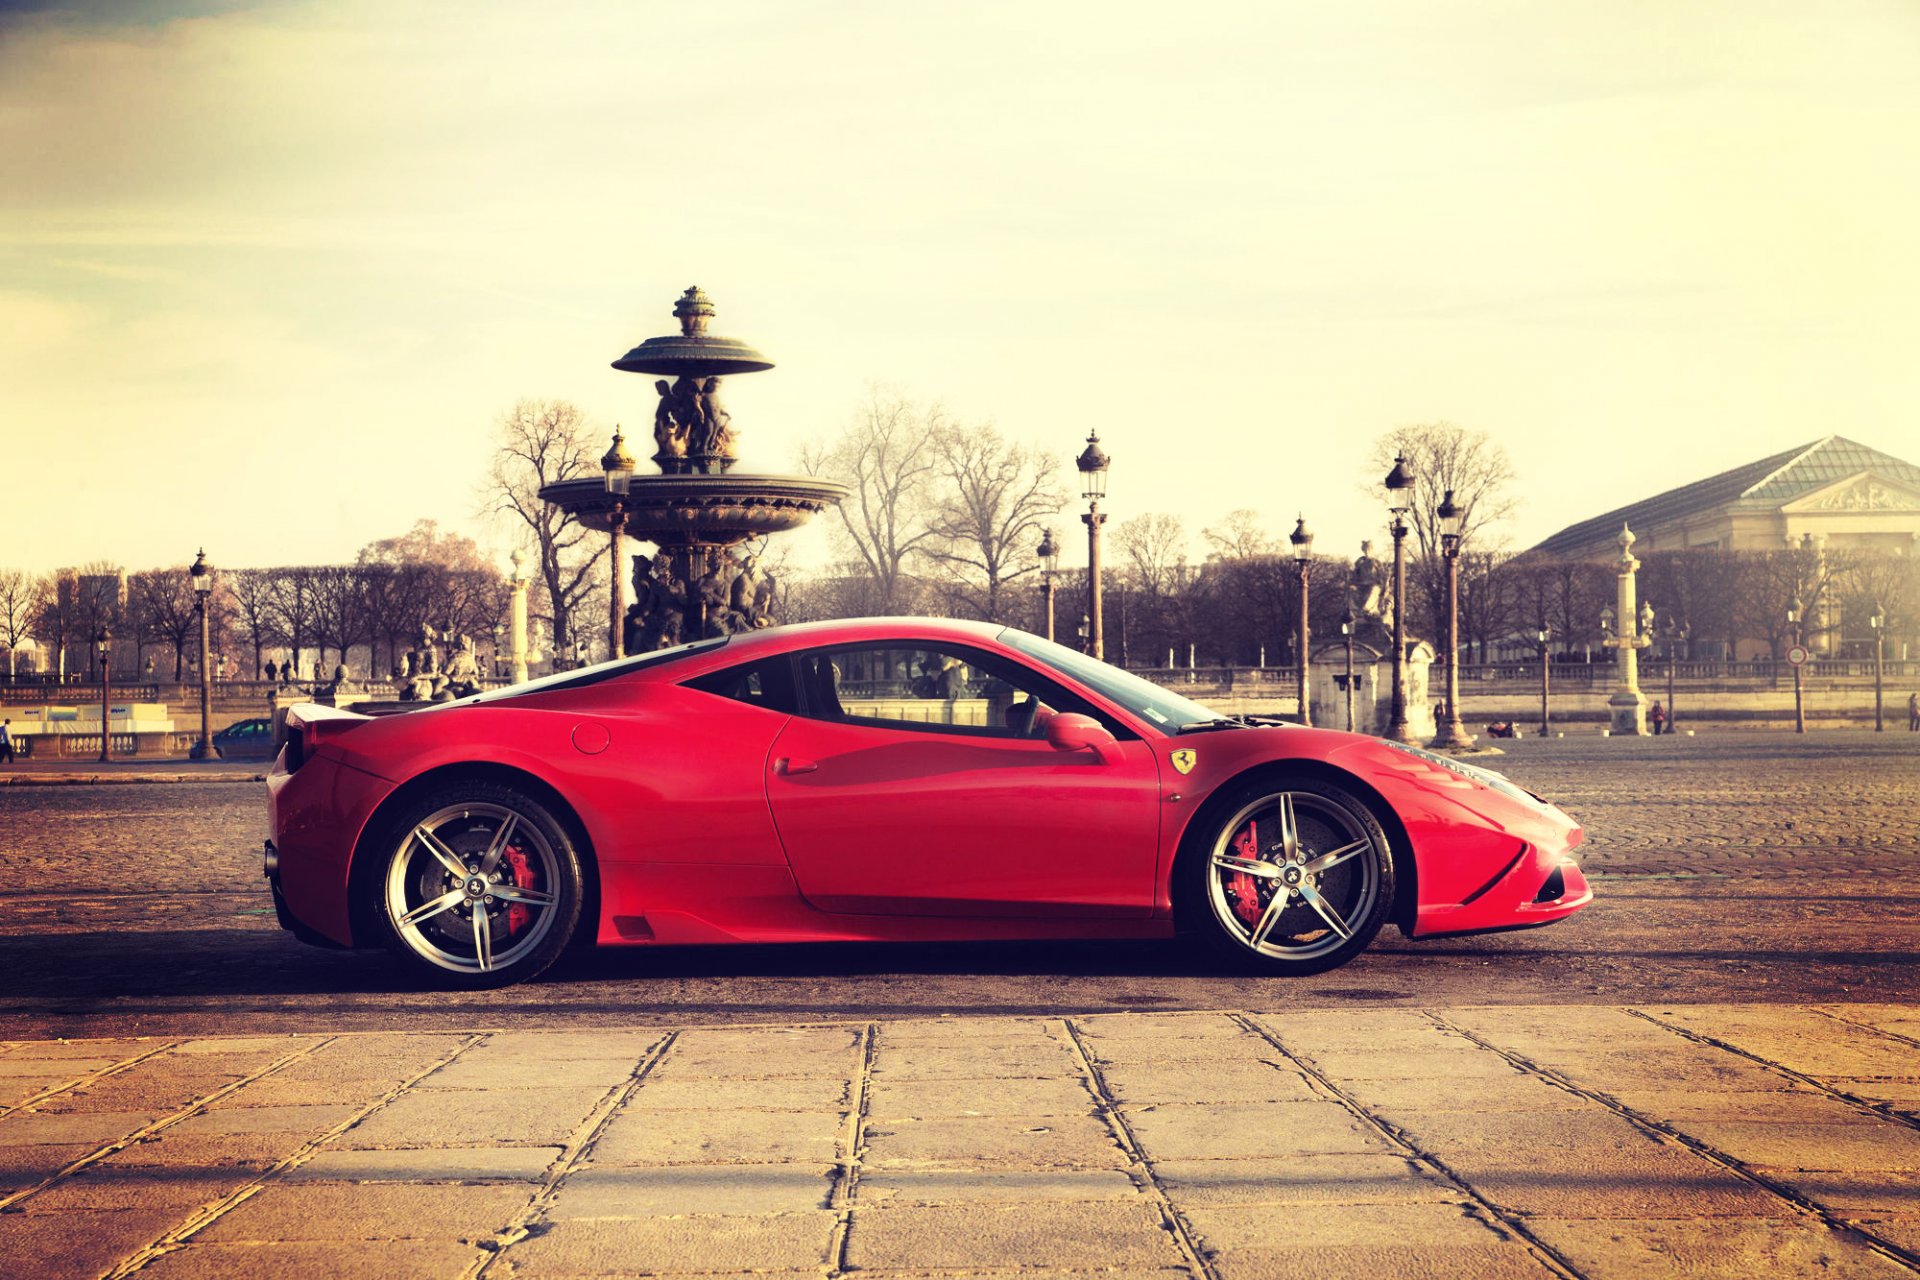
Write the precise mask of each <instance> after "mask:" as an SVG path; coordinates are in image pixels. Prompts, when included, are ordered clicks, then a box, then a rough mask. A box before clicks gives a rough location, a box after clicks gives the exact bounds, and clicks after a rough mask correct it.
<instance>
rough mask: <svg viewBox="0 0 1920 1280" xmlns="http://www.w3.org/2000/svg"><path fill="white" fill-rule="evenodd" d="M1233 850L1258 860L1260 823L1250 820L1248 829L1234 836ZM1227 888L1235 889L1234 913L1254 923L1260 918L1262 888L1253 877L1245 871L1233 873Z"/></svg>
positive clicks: (1244, 856) (1242, 855) (1245, 856)
mask: <svg viewBox="0 0 1920 1280" xmlns="http://www.w3.org/2000/svg"><path fill="white" fill-rule="evenodd" d="M1233 851H1234V852H1235V853H1237V854H1239V855H1240V856H1241V857H1243V858H1247V859H1250V860H1257V859H1258V858H1259V857H1260V831H1259V824H1258V823H1256V822H1249V823H1248V824H1247V829H1246V830H1245V831H1243V832H1241V833H1240V834H1239V835H1237V836H1235V837H1234V840H1233ZM1227 888H1229V889H1231V890H1232V891H1233V913H1234V914H1235V915H1237V916H1239V917H1240V918H1241V919H1242V920H1245V921H1246V922H1247V923H1248V924H1253V923H1254V922H1256V921H1257V920H1259V919H1260V890H1259V889H1258V888H1256V887H1255V885H1254V883H1253V877H1252V876H1250V875H1248V874H1247V873H1246V872H1244V871H1236V872H1234V873H1233V879H1231V880H1229V881H1227Z"/></svg>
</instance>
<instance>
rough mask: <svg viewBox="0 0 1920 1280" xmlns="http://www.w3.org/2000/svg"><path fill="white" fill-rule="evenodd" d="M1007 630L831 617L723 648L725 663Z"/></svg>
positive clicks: (968, 638)
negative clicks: (825, 648) (757, 656)
mask: <svg viewBox="0 0 1920 1280" xmlns="http://www.w3.org/2000/svg"><path fill="white" fill-rule="evenodd" d="M1006 629H1007V624H1006V623H1003V622H975V621H972V620H970V619H965V618H918V617H878V618H835V619H832V620H830V621H826V622H796V623H791V624H789V625H787V626H782V627H767V628H766V629H764V630H761V631H745V632H741V633H739V634H738V635H735V636H734V637H733V639H732V640H731V641H729V642H728V644H727V646H726V650H725V652H726V655H727V658H728V660H729V662H739V661H744V660H745V659H746V658H747V656H748V655H750V654H758V653H763V652H764V653H776V652H785V651H787V650H789V649H806V648H813V647H815V646H817V645H829V644H857V643H860V642H862V641H872V640H932V641H942V640H944V641H950V642H953V643H956V644H979V643H981V642H983V641H991V640H993V639H995V638H996V637H997V636H999V634H1000V633H1001V632H1003V631H1005V630H1006Z"/></svg>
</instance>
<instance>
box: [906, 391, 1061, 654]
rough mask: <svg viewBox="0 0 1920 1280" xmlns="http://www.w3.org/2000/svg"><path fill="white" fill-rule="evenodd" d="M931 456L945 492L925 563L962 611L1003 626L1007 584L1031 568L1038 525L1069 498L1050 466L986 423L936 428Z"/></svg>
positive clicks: (1044, 456) (936, 512)
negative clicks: (934, 458)
mask: <svg viewBox="0 0 1920 1280" xmlns="http://www.w3.org/2000/svg"><path fill="white" fill-rule="evenodd" d="M934 453H935V456H936V458H937V459H938V464H937V471H936V474H937V476H938V477H939V480H940V482H941V489H942V490H943V492H942V494H941V497H940V500H939V503H938V505H937V506H936V507H935V508H934V511H933V516H932V518H931V520H930V521H929V523H928V529H929V532H930V533H931V534H932V535H933V536H932V537H931V538H929V539H928V541H927V543H926V556H927V559H928V560H929V561H931V562H932V563H933V565H934V566H935V567H936V568H937V569H938V570H939V571H940V580H941V585H942V587H943V588H944V589H945V592H946V594H947V597H948V599H949V600H950V601H951V602H952V603H954V604H956V605H958V606H959V609H960V610H961V611H964V612H965V613H968V614H971V615H972V616H973V617H976V618H982V619H985V620H987V621H990V622H995V621H1003V620H1004V619H1003V618H1002V610H1003V607H1004V602H1003V600H1002V596H1003V593H1004V591H1005V588H1006V586H1007V584H1008V583H1010V582H1012V581H1014V580H1016V579H1018V578H1021V577H1024V576H1025V575H1027V574H1029V573H1032V572H1034V571H1035V570H1036V568H1037V567H1038V565H1037V562H1036V561H1035V559H1034V548H1035V547H1036V546H1037V545H1038V544H1039V541H1040V527H1041V525H1042V524H1044V523H1045V522H1046V519H1047V517H1048V516H1051V515H1054V514H1056V513H1057V512H1058V511H1059V510H1060V508H1061V506H1062V504H1063V503H1064V502H1065V500H1066V499H1065V495H1064V493H1063V492H1062V490H1061V488H1060V482H1059V480H1058V478H1057V468H1056V465H1055V461H1054V459H1053V457H1052V456H1051V455H1049V454H1044V453H1037V452H1035V451H1034V450H1033V449H1030V448H1028V447H1027V446H1026V445H1023V444H1018V443H1015V442H1012V441H1009V440H1006V439H1004V438H1003V437H1002V436H1001V435H1000V433H999V432H998V431H996V430H994V429H993V428H992V427H984V426H983V427H968V428H960V427H949V428H946V429H944V430H942V431H940V432H939V433H938V434H937V435H936V436H935V438H934Z"/></svg>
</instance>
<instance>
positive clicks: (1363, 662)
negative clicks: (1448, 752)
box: [1307, 634, 1436, 742]
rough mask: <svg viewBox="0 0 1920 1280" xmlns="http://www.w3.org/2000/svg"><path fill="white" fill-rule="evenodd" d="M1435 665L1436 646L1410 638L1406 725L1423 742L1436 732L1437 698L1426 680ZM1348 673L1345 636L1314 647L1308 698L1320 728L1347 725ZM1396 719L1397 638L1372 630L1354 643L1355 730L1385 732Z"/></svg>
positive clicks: (1408, 646)
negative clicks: (1363, 638) (1394, 696)
mask: <svg viewBox="0 0 1920 1280" xmlns="http://www.w3.org/2000/svg"><path fill="white" fill-rule="evenodd" d="M1432 665H1433V646H1432V645H1430V644H1428V643H1427V642H1426V641H1425V640H1409V641H1407V661H1406V666H1405V678H1406V682H1407V686H1406V687H1407V726H1408V727H1409V728H1410V729H1412V731H1413V732H1414V734H1415V735H1416V736H1418V737H1419V739H1420V740H1421V741H1422V742H1425V741H1426V740H1428V739H1429V738H1432V737H1433V735H1434V733H1435V732H1436V724H1435V719H1434V714H1433V697H1432V693H1431V691H1430V689H1429V687H1428V680H1427V676H1428V669H1429V668H1430V667H1431V666H1432ZM1346 678H1347V646H1346V642H1345V641H1344V640H1342V641H1340V642H1339V643H1336V644H1324V645H1321V646H1320V647H1319V648H1318V649H1315V650H1314V651H1313V666H1312V674H1311V676H1310V677H1309V678H1308V683H1307V690H1308V692H1307V698H1308V705H1310V706H1311V707H1312V708H1313V723H1314V725H1315V726H1316V727H1317V728H1321V729H1345V728H1346V727H1347V694H1346V690H1345V689H1344V688H1342V687H1341V686H1342V685H1343V684H1344V683H1345V682H1346ZM1392 718H1393V637H1392V636H1390V635H1386V634H1379V635H1375V634H1369V635H1368V637H1367V639H1366V640H1364V641H1362V640H1358V639H1356V640H1355V641H1354V642H1353V731H1354V732H1355V733H1370V734H1373V735H1375V736H1376V737H1385V736H1386V733H1387V725H1388V723H1389V721H1391V720H1392Z"/></svg>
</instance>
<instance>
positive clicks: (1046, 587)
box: [1036, 529, 1060, 640]
mask: <svg viewBox="0 0 1920 1280" xmlns="http://www.w3.org/2000/svg"><path fill="white" fill-rule="evenodd" d="M1036 554H1037V555H1039V557H1040V594H1041V596H1042V597H1043V598H1044V599H1045V600H1046V603H1047V639H1049V640H1051V639H1053V576H1054V574H1056V573H1058V572H1059V571H1060V547H1059V545H1058V544H1057V543H1055V542H1054V540H1053V530H1051V529H1049V530H1047V531H1046V533H1045V534H1043V535H1041V538H1040V547H1039V550H1038V552H1036Z"/></svg>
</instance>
